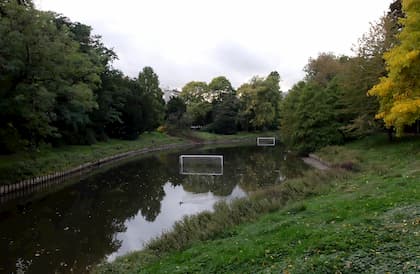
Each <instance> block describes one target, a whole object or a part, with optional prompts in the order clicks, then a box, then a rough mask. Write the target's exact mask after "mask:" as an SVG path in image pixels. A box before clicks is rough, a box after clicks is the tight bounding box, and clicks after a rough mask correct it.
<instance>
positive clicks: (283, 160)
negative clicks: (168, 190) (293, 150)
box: [182, 146, 304, 196]
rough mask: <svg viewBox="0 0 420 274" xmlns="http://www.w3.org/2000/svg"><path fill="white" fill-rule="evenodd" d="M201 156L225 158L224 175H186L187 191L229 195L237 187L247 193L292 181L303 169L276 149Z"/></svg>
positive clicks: (234, 149) (225, 150)
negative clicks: (288, 179)
mask: <svg viewBox="0 0 420 274" xmlns="http://www.w3.org/2000/svg"><path fill="white" fill-rule="evenodd" d="M198 152H199V153H198V154H222V155H224V168H223V172H224V174H223V176H194V175H190V176H184V179H183V181H182V185H183V187H184V189H185V190H186V191H190V192H195V193H205V192H209V191H211V192H212V193H214V194H216V195H223V196H227V195H229V194H231V193H232V190H233V189H234V188H235V186H236V185H237V184H238V185H240V186H241V187H242V188H243V189H244V190H246V191H253V190H256V189H257V188H259V187H261V186H264V185H270V184H274V183H280V182H282V181H283V180H285V179H286V178H293V177H295V176H297V175H299V174H301V171H302V170H303V168H304V164H303V163H302V161H301V160H300V159H299V158H296V157H293V156H291V155H288V154H286V153H284V152H283V149H282V148H281V147H279V146H277V147H267V148H265V147H251V146H245V147H231V148H219V149H218V148H214V149H209V150H201V151H198Z"/></svg>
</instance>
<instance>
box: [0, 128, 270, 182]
mask: <svg viewBox="0 0 420 274" xmlns="http://www.w3.org/2000/svg"><path fill="white" fill-rule="evenodd" d="M261 134H262V133H258V132H257V133H248V132H245V133H238V134H235V135H218V134H212V133H207V132H199V131H195V132H191V136H192V137H193V139H194V140H196V141H197V140H198V141H201V142H213V141H216V142H222V141H232V140H242V139H248V138H249V139H252V138H255V137H257V136H260V135H261ZM264 134H274V133H273V132H267V133H264ZM188 142H190V138H189V136H184V137H173V136H169V135H167V134H164V133H158V132H149V133H144V134H142V135H141V136H140V137H139V138H138V139H137V140H134V141H125V140H116V139H111V140H109V141H107V142H99V143H96V144H93V145H90V146H82V145H73V146H69V145H67V146H61V147H57V148H52V147H48V146H43V147H41V148H40V149H39V150H38V151H31V152H20V153H16V154H13V155H0V185H1V184H9V183H13V182H17V181H20V180H23V179H27V178H31V177H36V176H41V175H47V174H50V173H53V172H57V171H64V170H67V169H70V168H73V167H75V166H78V165H81V164H84V163H87V162H91V161H97V160H99V159H101V158H104V157H108V156H112V155H116V154H119V153H124V152H127V151H133V150H138V149H142V148H152V147H157V146H161V145H165V144H181V143H188Z"/></svg>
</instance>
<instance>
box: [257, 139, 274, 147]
mask: <svg viewBox="0 0 420 274" xmlns="http://www.w3.org/2000/svg"><path fill="white" fill-rule="evenodd" d="M275 145H276V137H257V146H263V147H264V146H265V147H267V146H275Z"/></svg>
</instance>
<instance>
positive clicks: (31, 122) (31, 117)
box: [0, 1, 100, 151]
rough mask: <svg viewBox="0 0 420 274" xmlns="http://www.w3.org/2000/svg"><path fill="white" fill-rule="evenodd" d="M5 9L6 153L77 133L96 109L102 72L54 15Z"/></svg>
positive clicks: (0, 35)
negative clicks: (96, 89) (82, 51)
mask: <svg viewBox="0 0 420 274" xmlns="http://www.w3.org/2000/svg"><path fill="white" fill-rule="evenodd" d="M26 2H27V3H30V2H29V1H26ZM0 5H1V10H2V15H1V20H0V47H1V50H0V60H2V62H1V74H0V96H1V104H2V105H1V109H2V111H1V116H2V117H1V118H2V119H1V123H2V125H1V130H0V139H1V141H0V143H1V145H0V147H1V149H2V150H3V151H6V150H9V151H10V150H15V149H17V146H19V145H20V146H22V145H29V146H30V147H36V146H37V145H38V144H39V143H40V142H43V141H45V140H46V139H50V138H58V137H60V136H64V135H66V133H67V132H70V131H72V132H75V131H77V128H78V127H79V126H81V125H85V124H86V123H87V122H88V121H89V117H88V115H89V113H90V112H91V111H92V110H93V109H95V108H96V107H97V104H96V102H95V98H94V95H93V91H92V90H93V89H94V88H95V87H97V86H98V85H99V83H100V79H99V76H98V72H99V71H100V68H98V67H96V66H95V64H93V63H92V62H90V61H89V60H88V59H87V58H85V57H86V56H85V55H84V54H83V53H81V52H80V51H79V44H78V43H77V41H75V40H74V39H72V35H71V34H70V32H69V30H68V28H57V26H56V24H55V23H54V20H55V18H56V15H55V14H53V13H49V12H41V11H38V10H36V9H34V8H33V7H32V5H26V4H25V5H23V4H22V3H18V2H17V1H7V2H2V3H1V4H0ZM61 129H67V130H63V131H62V130H61ZM69 135H70V134H69Z"/></svg>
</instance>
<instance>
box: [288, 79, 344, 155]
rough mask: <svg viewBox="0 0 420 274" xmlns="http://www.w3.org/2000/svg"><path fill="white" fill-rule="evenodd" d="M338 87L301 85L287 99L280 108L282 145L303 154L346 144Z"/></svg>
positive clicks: (311, 83) (312, 84)
mask: <svg viewBox="0 0 420 274" xmlns="http://www.w3.org/2000/svg"><path fill="white" fill-rule="evenodd" d="M337 94H338V90H337V84H336V82H335V81H332V82H329V83H328V86H327V87H323V86H321V85H319V83H317V82H303V81H302V82H299V83H297V84H296V85H294V86H293V88H292V89H291V90H290V91H289V93H288V94H287V96H286V97H285V98H284V100H283V103H282V108H281V129H280V134H281V138H282V141H283V142H284V143H286V144H287V145H288V146H289V147H291V148H293V149H295V150H296V151H297V152H299V153H301V154H306V153H309V152H311V151H314V150H316V149H318V148H320V147H322V146H326V145H332V144H339V143H341V142H342V141H343V135H342V134H341V132H340V127H341V126H342V124H341V123H340V122H339V119H338V117H337V116H338V114H337V113H338V112H337V109H338V107H337V97H338V96H337Z"/></svg>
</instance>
